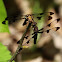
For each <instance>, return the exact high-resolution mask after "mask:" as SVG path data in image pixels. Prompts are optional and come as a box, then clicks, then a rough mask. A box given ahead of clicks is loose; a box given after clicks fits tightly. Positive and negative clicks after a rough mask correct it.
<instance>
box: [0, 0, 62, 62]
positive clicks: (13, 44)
mask: <svg viewBox="0 0 62 62" xmlns="http://www.w3.org/2000/svg"><path fill="white" fill-rule="evenodd" d="M3 2H4V5H5V8H6V12H7V16H8V17H11V18H9V20H8V22H9V31H10V34H9V33H0V40H1V43H3V44H4V45H5V46H7V48H8V49H9V50H10V51H11V53H12V54H14V53H15V51H16V49H17V47H18V44H17V41H18V40H20V39H21V37H22V35H23V33H24V31H25V29H26V27H27V26H23V25H22V24H23V22H24V20H22V19H16V18H20V17H22V15H26V14H36V13H45V12H54V15H52V20H49V21H48V20H47V18H46V17H47V15H49V14H48V13H47V14H46V15H43V17H42V18H41V20H37V19H35V21H36V22H37V26H38V29H41V28H42V27H44V26H46V25H47V24H48V23H50V22H51V21H53V20H55V19H57V18H60V22H59V23H56V22H54V23H53V26H51V28H53V27H57V26H58V27H60V30H58V31H57V32H56V31H53V30H51V32H50V33H49V34H47V33H43V34H38V38H37V43H36V45H34V44H33V39H32V40H31V42H30V43H29V45H28V46H29V48H24V49H23V50H22V51H21V52H20V54H19V55H18V56H17V57H16V58H15V62H62V0H3ZM45 29H48V27H47V28H45ZM31 32H32V30H29V31H28V33H27V35H29V36H30V33H31ZM2 35H3V36H2ZM26 41H27V40H24V42H23V44H24V43H25V42H26Z"/></svg>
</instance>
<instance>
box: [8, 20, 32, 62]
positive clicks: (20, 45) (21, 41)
mask: <svg viewBox="0 0 62 62" xmlns="http://www.w3.org/2000/svg"><path fill="white" fill-rule="evenodd" d="M30 27H31V22H30V21H29V24H28V26H27V28H26V30H25V32H24V34H23V36H22V38H21V40H20V44H19V46H18V48H17V50H16V52H15V53H14V55H13V56H12V58H11V59H10V60H9V61H8V62H12V61H13V60H14V59H15V57H16V56H17V54H18V53H19V52H20V48H21V47H22V43H23V40H24V37H25V35H26V33H27V31H28V29H29V28H30Z"/></svg>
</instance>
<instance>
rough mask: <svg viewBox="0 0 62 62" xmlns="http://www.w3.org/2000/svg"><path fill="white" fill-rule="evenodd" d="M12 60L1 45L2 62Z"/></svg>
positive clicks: (7, 51)
mask: <svg viewBox="0 0 62 62" xmlns="http://www.w3.org/2000/svg"><path fill="white" fill-rule="evenodd" d="M10 58H11V55H10V52H9V50H8V49H7V47H5V46H4V45H2V44H1V43H0V62H8V60H9V59H10Z"/></svg>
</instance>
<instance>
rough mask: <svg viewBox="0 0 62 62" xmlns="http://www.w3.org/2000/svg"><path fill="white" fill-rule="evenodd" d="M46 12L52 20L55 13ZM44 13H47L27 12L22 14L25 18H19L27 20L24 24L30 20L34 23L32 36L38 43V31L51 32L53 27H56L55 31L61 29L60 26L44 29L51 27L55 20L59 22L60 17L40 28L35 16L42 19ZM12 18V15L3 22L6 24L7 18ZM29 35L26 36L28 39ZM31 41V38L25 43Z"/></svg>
mask: <svg viewBox="0 0 62 62" xmlns="http://www.w3.org/2000/svg"><path fill="white" fill-rule="evenodd" d="M46 13H49V15H50V16H48V20H51V19H52V17H51V15H53V14H54V13H53V12H46ZM44 14H45V13H37V14H27V15H22V16H24V17H23V18H19V19H24V20H25V21H24V23H23V26H24V25H26V24H27V23H29V22H31V23H32V27H33V31H34V33H32V35H33V36H32V37H31V38H34V44H36V40H37V35H38V33H44V32H46V33H49V32H50V30H52V29H55V31H57V30H59V29H60V27H54V28H52V29H47V30H44V29H45V28H46V27H51V25H52V23H54V22H56V23H58V22H59V21H60V18H58V19H56V20H53V21H52V22H50V23H49V24H48V25H46V26H45V27H44V28H41V29H39V30H38V27H37V26H36V24H37V23H36V22H35V21H34V17H35V16H36V18H37V19H38V20H41V18H42V16H43V15H44ZM11 18H12V17H7V18H5V20H4V21H3V22H2V24H5V23H6V20H8V19H11ZM16 20H18V19H16ZM14 22H15V21H14ZM28 37H29V36H25V38H26V39H28ZM19 42H20V40H19V41H18V42H17V43H19ZM29 42H30V39H29V40H28V41H27V42H26V43H25V44H28V43H29Z"/></svg>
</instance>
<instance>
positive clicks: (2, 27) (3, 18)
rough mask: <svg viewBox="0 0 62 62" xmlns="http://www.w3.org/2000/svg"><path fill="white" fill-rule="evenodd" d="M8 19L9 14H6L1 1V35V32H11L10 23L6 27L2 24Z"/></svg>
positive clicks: (1, 0) (0, 0)
mask: <svg viewBox="0 0 62 62" xmlns="http://www.w3.org/2000/svg"><path fill="white" fill-rule="evenodd" d="M6 17H7V14H6V10H5V6H4V3H3V0H0V33H1V32H9V29H8V21H7V22H6V25H5V24H2V22H3V21H4V20H5V18H6Z"/></svg>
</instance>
